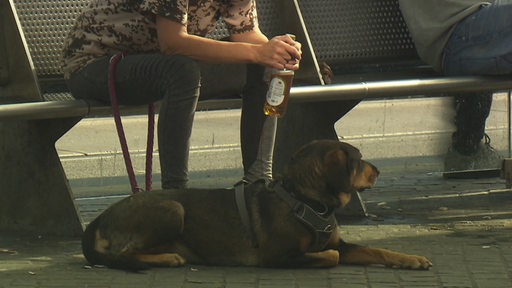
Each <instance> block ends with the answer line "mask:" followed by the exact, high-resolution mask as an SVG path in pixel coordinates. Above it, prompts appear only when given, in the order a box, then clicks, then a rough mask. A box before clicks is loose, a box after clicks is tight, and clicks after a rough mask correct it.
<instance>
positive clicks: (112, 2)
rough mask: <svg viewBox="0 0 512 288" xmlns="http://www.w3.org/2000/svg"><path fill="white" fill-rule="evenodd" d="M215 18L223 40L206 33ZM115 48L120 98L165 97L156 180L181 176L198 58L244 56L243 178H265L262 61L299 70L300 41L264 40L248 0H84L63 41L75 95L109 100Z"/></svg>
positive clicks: (268, 136) (177, 181) (272, 122)
mask: <svg viewBox="0 0 512 288" xmlns="http://www.w3.org/2000/svg"><path fill="white" fill-rule="evenodd" d="M219 17H222V18H223V20H224V21H225V23H226V24H227V27H228V30H229V32H230V34H231V36H230V40H231V42H227V41H217V40H213V39H208V38H206V37H204V36H205V35H206V34H207V33H208V32H211V31H212V30H213V29H214V28H215V24H216V22H217V20H218V19H219ZM120 52H124V53H126V55H125V56H124V57H123V59H122V60H121V61H120V62H119V63H118V65H117V68H116V71H115V72H116V73H115V86H116V89H117V93H116V94H117V95H118V97H119V99H118V102H119V103H120V104H124V105H140V104H145V103H150V102H153V101H158V100H163V101H162V105H161V108H160V112H159V119H158V140H159V143H158V144H159V145H158V146H159V153H160V165H161V170H162V188H164V189H169V188H181V187H185V186H186V184H187V180H188V176H187V174H188V155H189V139H190V135H191V129H192V122H193V119H194V112H195V109H196V103H197V99H198V97H199V87H200V78H201V75H200V68H199V65H198V63H197V61H204V62H210V63H246V64H248V65H247V67H248V68H247V82H246V85H245V87H244V88H243V92H242V94H243V95H242V96H243V104H242V106H243V107H242V120H241V146H242V161H243V166H244V179H245V180H246V181H248V182H253V181H255V180H257V179H261V178H263V179H268V180H269V179H270V178H271V177H272V174H271V173H272V153H273V147H274V140H275V131H276V123H277V122H276V121H277V120H276V118H274V117H267V116H265V115H264V114H263V104H264V101H265V95H266V91H267V84H266V83H265V81H264V80H263V74H264V69H265V68H264V67H270V68H277V69H283V68H287V69H292V70H297V69H298V67H299V60H300V58H301V45H300V43H299V42H296V41H294V40H292V38H291V37H290V36H287V35H283V36H276V37H274V38H272V39H271V40H268V38H267V37H266V36H265V35H264V34H263V33H262V32H261V31H260V29H259V28H258V21H257V13H256V4H255V1H254V0H236V1H235V0H231V1H207V0H199V1H178V0H144V1H130V0H106V1H100V0H91V3H90V5H88V6H87V8H85V9H84V10H83V11H82V13H81V14H80V16H79V17H78V18H77V20H76V23H75V24H74V26H73V28H72V29H71V31H70V32H69V36H68V37H67V40H66V41H65V47H64V55H63V57H64V67H63V70H64V74H65V78H66V79H67V84H68V86H69V89H70V91H71V93H72V94H73V96H74V97H76V98H81V99H87V98H93V99H96V100H101V101H105V102H109V101H110V98H109V92H108V91H109V90H108V75H109V64H110V59H111V57H112V56H113V55H115V54H117V53H120Z"/></svg>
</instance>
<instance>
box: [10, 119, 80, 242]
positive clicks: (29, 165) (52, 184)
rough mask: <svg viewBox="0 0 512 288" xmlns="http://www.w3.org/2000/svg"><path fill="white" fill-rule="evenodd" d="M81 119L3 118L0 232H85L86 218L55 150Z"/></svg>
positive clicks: (38, 233) (40, 233)
mask: <svg viewBox="0 0 512 288" xmlns="http://www.w3.org/2000/svg"><path fill="white" fill-rule="evenodd" d="M80 119H81V118H71V119H47V120H28V121H4V122H0V135H1V138H0V179H1V180H0V182H1V183H0V199H1V200H0V231H15V232H22V233H30V234H32V233H37V235H47V234H48V235H60V236H78V235H81V233H82V221H81V219H80V216H79V213H78V211H77V207H76V205H75V202H74V199H73V195H72V193H71V189H70V187H69V184H68V181H67V178H66V175H65V173H64V170H63V168H62V165H61V162H60V159H59V156H58V154H57V151H56V149H55V142H56V141H57V140H58V139H59V138H60V137H61V136H62V135H64V133H66V132H67V131H68V130H69V129H71V127H73V126H74V125H75V124H76V123H78V121H80Z"/></svg>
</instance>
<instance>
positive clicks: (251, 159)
mask: <svg viewBox="0 0 512 288" xmlns="http://www.w3.org/2000/svg"><path fill="white" fill-rule="evenodd" d="M263 73H264V67H262V66H259V65H247V82H246V85H245V86H244V89H243V92H242V98H243V104H242V118H241V125H240V129H241V131H240V138H241V139H240V141H241V146H242V162H243V166H244V180H245V181H247V182H249V183H252V182H254V181H256V180H258V179H265V180H267V181H269V180H271V179H272V156H273V153H274V142H275V135H276V128H277V118H275V117H268V116H265V114H263V104H264V103H265V96H266V93H267V88H268V85H267V84H266V83H265V82H264V81H263Z"/></svg>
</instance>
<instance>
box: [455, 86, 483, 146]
mask: <svg viewBox="0 0 512 288" xmlns="http://www.w3.org/2000/svg"><path fill="white" fill-rule="evenodd" d="M454 103H455V127H456V131H455V132H454V133H453V135H452V146H453V148H454V149H455V150H456V151H457V152H459V153H461V154H463V155H472V154H475V153H476V152H477V150H478V147H479V144H480V142H481V141H482V139H483V138H484V133H485V121H486V119H487V117H488V116H489V112H490V111H491V103H492V93H490V92H487V93H466V94H464V95H457V96H455V97H454Z"/></svg>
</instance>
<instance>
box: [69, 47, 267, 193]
mask: <svg viewBox="0 0 512 288" xmlns="http://www.w3.org/2000/svg"><path fill="white" fill-rule="evenodd" d="M109 60H110V57H103V58H99V59H98V60H96V61H94V62H92V63H90V64H89V65H87V66H86V67H84V68H83V69H81V70H80V71H79V72H77V73H75V74H74V75H72V77H71V79H69V80H68V86H69V89H70V91H71V93H72V94H73V96H74V97H76V98H81V99H96V100H100V101H104V102H110V96H109V94H108V68H109ZM248 66H249V69H248V73H247V75H248V76H247V83H246V86H245V88H244V93H243V107H242V123H241V137H242V158H243V164H244V172H245V178H246V180H248V181H249V182H252V181H255V180H257V179H259V178H267V179H270V178H271V176H272V175H271V171H272V166H271V164H272V153H273V147H274V139H275V128H276V124H277V122H276V119H275V118H268V117H266V116H265V115H264V114H263V112H262V111H263V103H264V100H265V93H266V89H267V85H266V84H265V83H264V82H263V81H262V76H263V70H264V68H263V67H260V66H254V65H248ZM115 82H116V89H117V95H118V101H119V103H120V104H122V105H140V104H146V103H150V102H154V101H159V100H162V104H161V107H160V112H159V118H158V147H159V154H160V166H161V171H162V188H164V189H169V188H179V187H185V186H186V183H187V181H188V156H189V145H190V135H191V131H192V124H193V120H194V113H195V109H196V104H197V100H198V98H199V88H200V82H201V71H200V66H199V65H198V63H197V62H196V61H194V60H192V59H190V58H187V57H184V56H166V55H162V54H158V53H155V54H131V55H126V56H125V57H124V58H123V59H122V60H121V61H120V62H119V63H118V65H117V68H116V78H115Z"/></svg>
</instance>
